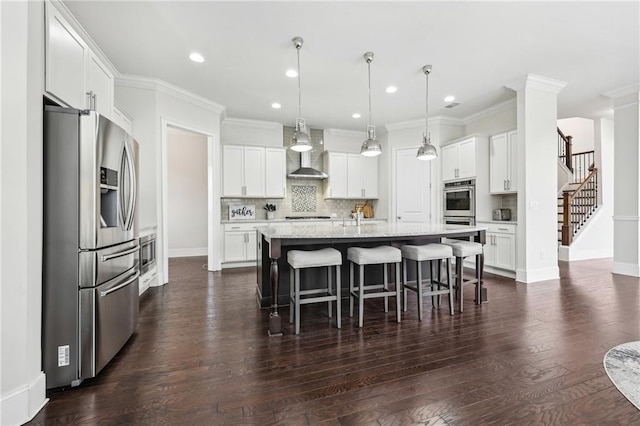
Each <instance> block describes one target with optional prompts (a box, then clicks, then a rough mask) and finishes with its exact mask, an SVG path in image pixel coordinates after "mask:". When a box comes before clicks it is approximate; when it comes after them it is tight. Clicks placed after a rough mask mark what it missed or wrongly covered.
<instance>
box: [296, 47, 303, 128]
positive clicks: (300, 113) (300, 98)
mask: <svg viewBox="0 0 640 426" xmlns="http://www.w3.org/2000/svg"><path fill="white" fill-rule="evenodd" d="M300 47H302V46H300ZM300 47H296V53H297V54H298V117H302V96H301V95H300ZM296 127H298V125H297V123H296Z"/></svg>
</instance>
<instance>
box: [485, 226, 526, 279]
mask: <svg viewBox="0 0 640 426" xmlns="http://www.w3.org/2000/svg"><path fill="white" fill-rule="evenodd" d="M478 225H481V226H486V227H487V228H488V229H487V242H486V244H485V246H484V264H485V266H491V267H494V268H499V269H504V270H508V271H515V270H516V226H517V225H515V224H513V223H505V224H497V223H481V222H478Z"/></svg>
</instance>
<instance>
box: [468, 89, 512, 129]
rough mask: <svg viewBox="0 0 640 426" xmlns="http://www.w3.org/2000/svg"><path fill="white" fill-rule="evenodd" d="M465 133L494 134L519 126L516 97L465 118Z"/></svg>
mask: <svg viewBox="0 0 640 426" xmlns="http://www.w3.org/2000/svg"><path fill="white" fill-rule="evenodd" d="M464 121H465V134H467V135H471V134H474V133H482V134H486V135H493V134H496V133H501V132H503V131H505V130H511V129H515V128H516V126H517V124H518V123H517V111H516V100H515V98H514V99H512V100H509V101H506V102H502V103H500V104H498V105H495V106H493V107H491V108H488V109H486V110H484V111H480V112H479V113H477V114H474V115H473V116H471V117H467V118H465V120H464Z"/></svg>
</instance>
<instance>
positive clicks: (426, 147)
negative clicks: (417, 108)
mask: <svg viewBox="0 0 640 426" xmlns="http://www.w3.org/2000/svg"><path fill="white" fill-rule="evenodd" d="M422 71H423V72H424V75H425V76H426V77H427V92H426V93H427V95H426V101H425V102H426V106H425V119H424V134H423V135H422V145H421V146H420V148H419V149H418V155H416V158H417V159H418V160H424V161H428V160H433V159H434V158H437V157H438V151H437V150H436V147H435V146H433V145H432V144H431V135H430V134H429V74H430V73H431V65H425V66H424V67H422Z"/></svg>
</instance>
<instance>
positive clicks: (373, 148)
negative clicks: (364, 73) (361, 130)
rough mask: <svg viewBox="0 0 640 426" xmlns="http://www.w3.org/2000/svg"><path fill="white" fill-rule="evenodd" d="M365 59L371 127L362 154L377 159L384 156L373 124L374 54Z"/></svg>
mask: <svg viewBox="0 0 640 426" xmlns="http://www.w3.org/2000/svg"><path fill="white" fill-rule="evenodd" d="M364 59H365V60H366V61H367V70H368V75H369V125H368V126H367V140H366V141H364V142H363V143H362V148H360V154H361V155H364V156H365V157H375V156H376V155H380V154H382V148H381V147H380V143H379V142H378V141H377V140H376V126H374V125H373V124H371V61H373V53H372V52H367V53H365V54H364Z"/></svg>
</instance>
